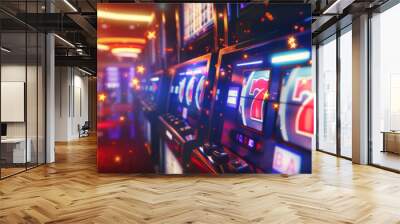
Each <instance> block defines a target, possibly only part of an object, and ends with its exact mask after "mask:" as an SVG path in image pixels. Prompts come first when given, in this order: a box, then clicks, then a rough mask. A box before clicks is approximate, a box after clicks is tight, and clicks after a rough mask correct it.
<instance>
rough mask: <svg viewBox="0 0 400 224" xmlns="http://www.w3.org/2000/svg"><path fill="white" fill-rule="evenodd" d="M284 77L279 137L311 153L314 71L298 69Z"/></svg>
mask: <svg viewBox="0 0 400 224" xmlns="http://www.w3.org/2000/svg"><path fill="white" fill-rule="evenodd" d="M282 75H283V77H282V87H281V94H280V105H279V111H278V119H277V126H278V127H277V131H278V136H279V137H280V138H281V139H282V140H283V141H285V142H288V143H291V144H294V145H298V146H301V147H303V148H305V149H310V145H311V141H312V137H313V135H314V94H313V92H312V76H311V67H310V66H306V67H294V68H291V69H287V70H286V71H284V72H283V74H282Z"/></svg>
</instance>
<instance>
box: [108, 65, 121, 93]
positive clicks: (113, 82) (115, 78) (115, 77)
mask: <svg viewBox="0 0 400 224" xmlns="http://www.w3.org/2000/svg"><path fill="white" fill-rule="evenodd" d="M106 72H107V74H106V75H107V81H106V82H105V85H106V87H107V89H117V88H119V86H120V84H119V71H118V68H116V67H108V68H106Z"/></svg>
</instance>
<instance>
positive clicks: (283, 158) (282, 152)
mask: <svg viewBox="0 0 400 224" xmlns="http://www.w3.org/2000/svg"><path fill="white" fill-rule="evenodd" d="M300 166H301V157H300V156H299V155H297V154H295V153H292V152H290V151H288V150H286V149H284V148H282V147H280V146H276V147H275V152H274V159H273V163H272V168H273V169H274V170H276V171H278V172H279V173H283V174H289V175H292V174H297V173H300Z"/></svg>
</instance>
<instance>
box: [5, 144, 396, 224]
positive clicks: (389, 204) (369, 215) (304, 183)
mask: <svg viewBox="0 0 400 224" xmlns="http://www.w3.org/2000/svg"><path fill="white" fill-rule="evenodd" d="M56 158H57V163H55V164H51V165H48V166H42V167H39V168H36V169H33V170H29V171H28V172H26V173H22V174H19V175H16V176H13V177H10V178H7V179H5V180H2V181H0V223H44V222H47V223H374V224H375V223H385V224H387V223H400V175H399V174H395V173H391V172H387V171H384V170H380V169H377V168H374V167H369V166H358V165H352V164H351V163H350V162H349V161H347V160H343V159H337V158H335V157H333V156H330V155H326V154H323V153H315V154H314V157H313V158H314V162H313V164H314V168H313V171H314V174H312V175H298V176H293V177H289V178H285V177H281V176H276V175H275V176H274V175H258V176H256V175H254V176H245V175H243V176H239V177H238V176H224V177H156V176H135V175H119V174H98V173H97V172H96V166H95V162H96V142H95V139H94V138H86V139H84V140H81V141H76V142H71V143H69V144H58V145H57V157H56Z"/></svg>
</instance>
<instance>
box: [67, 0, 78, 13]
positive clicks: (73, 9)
mask: <svg viewBox="0 0 400 224" xmlns="http://www.w3.org/2000/svg"><path fill="white" fill-rule="evenodd" d="M64 3H65V4H67V5H68V7H70V8H71V9H72V11H74V12H78V10H77V9H76V8H75V7H74V6H73V5H72V4H71V3H70V2H69V1H68V0H64Z"/></svg>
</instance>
